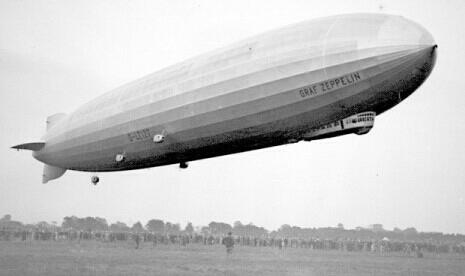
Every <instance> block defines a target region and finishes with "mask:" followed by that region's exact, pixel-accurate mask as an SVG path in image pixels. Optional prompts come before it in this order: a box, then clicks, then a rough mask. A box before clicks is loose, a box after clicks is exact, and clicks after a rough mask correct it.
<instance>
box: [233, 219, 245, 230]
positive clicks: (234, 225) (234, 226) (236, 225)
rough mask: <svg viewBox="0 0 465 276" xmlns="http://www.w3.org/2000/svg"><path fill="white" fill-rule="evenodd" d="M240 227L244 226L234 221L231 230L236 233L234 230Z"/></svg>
mask: <svg viewBox="0 0 465 276" xmlns="http://www.w3.org/2000/svg"><path fill="white" fill-rule="evenodd" d="M242 226H244V225H243V224H242V222H240V221H238V220H236V221H235V222H234V224H233V230H234V231H236V229H240V228H241V227H242Z"/></svg>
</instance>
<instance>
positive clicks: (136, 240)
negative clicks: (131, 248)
mask: <svg viewBox="0 0 465 276" xmlns="http://www.w3.org/2000/svg"><path fill="white" fill-rule="evenodd" d="M134 240H135V242H136V249H139V243H140V236H139V233H137V234H136V235H135V236H134Z"/></svg>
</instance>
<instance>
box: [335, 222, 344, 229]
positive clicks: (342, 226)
mask: <svg viewBox="0 0 465 276" xmlns="http://www.w3.org/2000/svg"><path fill="white" fill-rule="evenodd" d="M337 228H338V229H341V230H344V224H342V223H340V222H339V223H338V224H337Z"/></svg>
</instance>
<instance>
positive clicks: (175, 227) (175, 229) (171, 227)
mask: <svg viewBox="0 0 465 276" xmlns="http://www.w3.org/2000/svg"><path fill="white" fill-rule="evenodd" d="M165 232H166V233H168V234H179V232H181V226H180V225H179V223H176V224H173V223H171V222H166V224H165Z"/></svg>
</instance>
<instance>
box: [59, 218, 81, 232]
mask: <svg viewBox="0 0 465 276" xmlns="http://www.w3.org/2000/svg"><path fill="white" fill-rule="evenodd" d="M78 220H79V219H78V218H77V217H75V216H71V217H64V218H63V222H62V223H61V227H62V228H64V229H74V230H81V229H80V225H79V221H78Z"/></svg>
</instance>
